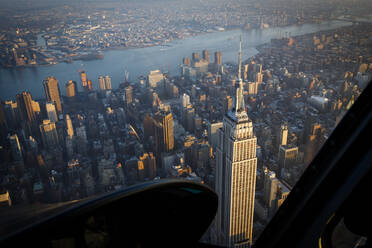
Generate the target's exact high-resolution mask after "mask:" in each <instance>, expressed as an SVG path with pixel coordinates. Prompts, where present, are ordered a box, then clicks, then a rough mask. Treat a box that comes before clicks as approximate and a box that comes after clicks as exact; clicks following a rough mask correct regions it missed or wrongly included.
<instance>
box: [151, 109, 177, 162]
mask: <svg viewBox="0 0 372 248" xmlns="http://www.w3.org/2000/svg"><path fill="white" fill-rule="evenodd" d="M154 132H155V149H156V153H157V154H156V156H157V157H160V155H161V153H162V152H170V151H172V150H173V148H174V136H173V115H172V113H170V112H164V111H159V112H157V113H156V114H155V116H154Z"/></svg>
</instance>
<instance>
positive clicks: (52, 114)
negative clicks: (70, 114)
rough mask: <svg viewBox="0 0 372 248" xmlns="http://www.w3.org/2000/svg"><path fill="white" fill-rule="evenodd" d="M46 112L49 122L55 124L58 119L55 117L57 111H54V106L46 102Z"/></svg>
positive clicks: (52, 103)
mask: <svg viewBox="0 0 372 248" xmlns="http://www.w3.org/2000/svg"><path fill="white" fill-rule="evenodd" d="M45 108H46V112H47V115H48V119H49V120H50V121H51V122H57V121H58V117H57V111H56V106H55V105H54V102H47V103H46V104H45Z"/></svg>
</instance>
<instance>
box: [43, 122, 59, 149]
mask: <svg viewBox="0 0 372 248" xmlns="http://www.w3.org/2000/svg"><path fill="white" fill-rule="evenodd" d="M40 133H41V138H42V140H43V144H44V148H46V149H51V148H54V147H56V146H57V145H58V134H57V129H56V124H55V123H54V122H51V121H50V120H43V124H41V125H40Z"/></svg>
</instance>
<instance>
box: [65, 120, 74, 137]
mask: <svg viewBox="0 0 372 248" xmlns="http://www.w3.org/2000/svg"><path fill="white" fill-rule="evenodd" d="M66 127H67V128H66V129H67V135H68V137H70V138H72V137H73V136H74V128H73V126H72V121H71V118H70V115H66Z"/></svg>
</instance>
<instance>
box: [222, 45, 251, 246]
mask: <svg viewBox="0 0 372 248" xmlns="http://www.w3.org/2000/svg"><path fill="white" fill-rule="evenodd" d="M241 49H242V45H241V40H240V50H239V75H238V80H239V84H238V87H237V88H236V95H235V99H234V103H233V106H232V108H231V109H230V110H229V111H228V112H227V114H226V115H225V117H224V119H223V124H224V125H223V128H222V129H220V130H219V145H218V147H217V168H216V191H217V194H218V196H219V199H218V211H217V219H216V225H217V226H216V234H217V242H218V244H220V245H224V246H228V247H250V245H252V229H253V211H254V198H255V188H256V168H257V157H256V145H257V138H256V136H255V135H254V134H253V125H252V121H251V120H250V119H249V118H248V115H247V112H246V111H245V104H244V98H243V82H242V79H241V56H242V55H241Z"/></svg>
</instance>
